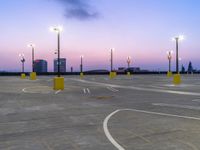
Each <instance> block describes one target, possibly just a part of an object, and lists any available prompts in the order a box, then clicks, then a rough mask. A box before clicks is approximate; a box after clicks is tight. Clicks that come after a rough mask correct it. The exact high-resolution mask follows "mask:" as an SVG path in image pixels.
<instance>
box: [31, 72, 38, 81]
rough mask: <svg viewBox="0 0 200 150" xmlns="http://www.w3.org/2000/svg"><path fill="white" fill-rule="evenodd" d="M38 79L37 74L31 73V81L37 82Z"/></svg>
mask: <svg viewBox="0 0 200 150" xmlns="http://www.w3.org/2000/svg"><path fill="white" fill-rule="evenodd" d="M36 77H37V75H36V72H31V73H30V80H36Z"/></svg>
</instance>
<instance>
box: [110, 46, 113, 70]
mask: <svg viewBox="0 0 200 150" xmlns="http://www.w3.org/2000/svg"><path fill="white" fill-rule="evenodd" d="M113 51H114V48H111V50H110V57H111V58H110V71H111V72H113Z"/></svg>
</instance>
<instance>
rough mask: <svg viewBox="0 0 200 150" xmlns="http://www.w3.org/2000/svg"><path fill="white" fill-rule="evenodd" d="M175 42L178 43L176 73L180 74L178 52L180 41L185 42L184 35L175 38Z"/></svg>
mask: <svg viewBox="0 0 200 150" xmlns="http://www.w3.org/2000/svg"><path fill="white" fill-rule="evenodd" d="M173 40H174V41H176V73H177V74H178V73H179V54H178V50H179V41H182V40H184V36H183V35H179V36H176V37H174V38H173Z"/></svg>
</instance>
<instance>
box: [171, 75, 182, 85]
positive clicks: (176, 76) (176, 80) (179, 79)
mask: <svg viewBox="0 0 200 150" xmlns="http://www.w3.org/2000/svg"><path fill="white" fill-rule="evenodd" d="M173 83H174V84H181V75H180V74H175V75H174V79H173Z"/></svg>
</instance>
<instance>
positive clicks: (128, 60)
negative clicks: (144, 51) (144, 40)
mask: <svg viewBox="0 0 200 150" xmlns="http://www.w3.org/2000/svg"><path fill="white" fill-rule="evenodd" d="M127 64H128V68H130V64H131V57H130V56H128V57H127Z"/></svg>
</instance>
